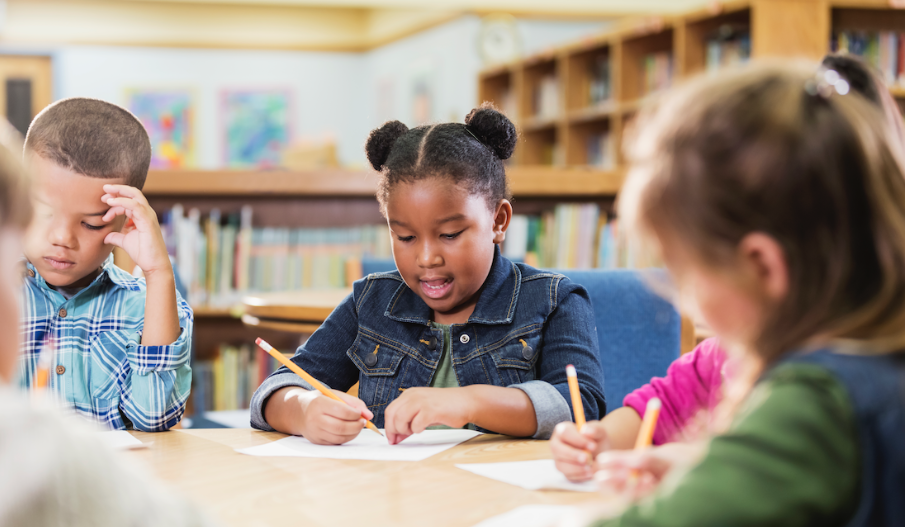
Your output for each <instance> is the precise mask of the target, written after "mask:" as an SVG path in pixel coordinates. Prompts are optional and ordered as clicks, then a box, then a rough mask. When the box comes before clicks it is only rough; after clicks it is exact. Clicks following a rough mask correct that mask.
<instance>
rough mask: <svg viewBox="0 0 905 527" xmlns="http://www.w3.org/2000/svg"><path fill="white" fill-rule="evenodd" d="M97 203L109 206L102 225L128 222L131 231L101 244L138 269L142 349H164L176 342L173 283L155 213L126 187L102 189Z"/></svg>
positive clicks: (114, 234) (113, 235)
mask: <svg viewBox="0 0 905 527" xmlns="http://www.w3.org/2000/svg"><path fill="white" fill-rule="evenodd" d="M104 191H105V192H106V194H104V195H103V196H102V197H101V201H103V202H104V203H106V204H107V205H109V206H110V210H109V211H107V214H106V215H105V216H104V218H103V219H104V221H112V220H113V219H114V218H116V217H117V216H120V215H125V216H126V217H127V218H129V219H131V220H132V222H133V223H134V225H135V228H134V229H128V230H127V232H111V233H110V234H108V235H107V238H106V239H105V240H104V242H105V243H109V244H111V245H115V246H117V247H120V248H122V249H123V250H124V251H126V253H127V254H128V255H129V256H130V257H131V258H132V260H133V261H135V265H137V266H138V267H140V268H141V270H142V272H143V273H144V276H145V282H146V283H147V287H148V292H147V296H146V297H145V317H144V329H143V331H142V335H141V344H142V345H143V346H167V345H169V344H172V343H173V342H174V341H175V340H176V339H178V338H179V334H180V333H181V328H180V326H179V314H178V311H177V305H176V279H175V278H174V277H173V267H172V265H171V264H170V258H169V256H168V255H167V247H166V243H165V242H164V241H163V235H162V233H161V232H160V225H159V224H158V223H157V213H155V212H154V210H153V209H152V208H151V206H150V205H149V204H148V200H147V199H146V198H145V196H144V194H142V193H141V191H140V190H138V189H137V188H134V187H130V186H127V185H104Z"/></svg>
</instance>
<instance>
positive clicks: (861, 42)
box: [830, 31, 905, 86]
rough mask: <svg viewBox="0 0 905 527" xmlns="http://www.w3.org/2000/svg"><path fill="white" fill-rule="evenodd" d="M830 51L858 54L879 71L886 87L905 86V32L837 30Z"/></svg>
mask: <svg viewBox="0 0 905 527" xmlns="http://www.w3.org/2000/svg"><path fill="white" fill-rule="evenodd" d="M830 50H831V51H833V52H834V53H851V54H852V55H858V56H860V57H861V58H862V59H864V61H865V62H867V63H868V64H870V65H871V66H873V67H875V68H877V70H878V71H879V72H880V75H881V76H882V78H883V81H884V82H886V84H888V85H890V86H893V85H905V32H898V31H834V32H833V35H832V37H831V38H830Z"/></svg>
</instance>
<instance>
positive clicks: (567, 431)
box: [550, 421, 610, 482]
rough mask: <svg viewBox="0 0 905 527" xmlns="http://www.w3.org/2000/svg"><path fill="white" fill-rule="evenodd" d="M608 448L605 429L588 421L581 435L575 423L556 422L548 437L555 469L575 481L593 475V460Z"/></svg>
mask: <svg viewBox="0 0 905 527" xmlns="http://www.w3.org/2000/svg"><path fill="white" fill-rule="evenodd" d="M609 447H610V442H609V439H608V438H607V433H606V430H605V429H604V428H603V425H602V424H601V423H600V421H588V422H587V423H585V425H584V428H582V429H581V432H579V431H578V428H576V427H575V423H570V422H565V423H559V424H558V425H556V428H554V429H553V437H551V438H550V450H551V451H552V452H553V459H554V460H555V461H556V468H557V470H559V471H560V472H562V473H563V474H564V475H565V476H566V478H568V480H569V481H575V482H579V481H588V480H589V479H591V478H592V477H593V476H594V470H595V465H594V459H595V458H596V457H597V454H599V453H601V452H603V451H604V450H608V449H609Z"/></svg>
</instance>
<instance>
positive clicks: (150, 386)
mask: <svg viewBox="0 0 905 527" xmlns="http://www.w3.org/2000/svg"><path fill="white" fill-rule="evenodd" d="M26 267H27V269H26V276H25V284H24V311H25V312H24V316H23V318H22V325H21V333H22V348H23V349H22V353H21V355H20V358H19V369H18V379H19V384H20V386H21V387H23V388H26V389H28V388H30V387H31V386H32V385H33V383H34V378H35V372H36V369H37V366H38V358H39V354H40V352H41V351H42V349H43V348H44V342H45V338H47V337H49V338H50V341H51V342H52V343H53V346H54V356H53V362H52V365H51V367H50V375H49V380H48V388H49V389H51V390H52V391H53V393H54V394H55V395H56V397H58V398H59V399H61V400H62V401H63V402H64V403H65V404H67V405H70V406H72V407H74V409H75V410H76V411H77V412H78V413H79V414H82V415H84V416H86V417H89V418H91V419H93V420H96V421H98V422H100V423H102V424H103V425H105V426H107V427H109V428H113V429H124V428H126V422H125V421H124V419H123V418H124V417H125V418H126V419H128V420H129V421H131V422H132V425H133V426H134V427H135V428H136V429H138V430H143V431H145V432H157V431H163V430H167V429H169V428H170V427H172V426H173V425H175V424H176V423H178V422H179V420H180V419H182V414H183V412H184V411H185V402H186V400H187V399H188V396H189V390H190V387H191V383H192V370H191V368H190V366H189V355H190V350H191V343H192V323H193V320H192V317H193V315H192V310H191V308H190V307H189V305H188V304H187V303H186V302H185V300H183V299H182V297H181V296H180V295H179V293H178V292H177V293H176V301H177V304H178V311H179V326H180V327H181V329H182V331H181V333H180V335H179V338H178V339H177V340H176V342H174V343H172V344H170V345H168V346H142V345H141V334H142V329H143V328H144V313H145V295H146V291H147V289H146V285H145V281H144V279H143V278H134V277H132V276H131V275H129V274H128V273H127V272H125V271H123V270H122V269H120V268H118V267H116V266H115V265H114V264H113V257H112V256H111V257H110V258H108V259H107V261H106V262H105V263H104V265H103V270H102V272H101V274H100V275H98V276H97V278H95V279H94V281H93V282H92V283H91V285H89V286H88V287H86V288H85V289H83V290H81V291H79V292H78V294H76V295H75V296H73V297H72V298H70V299H69V300H66V298H65V297H63V295H62V294H60V293H59V292H58V291H56V290H54V289H52V288H51V287H50V286H48V285H47V282H45V281H44V279H43V278H42V277H41V276H40V275H39V274H38V273H37V272H36V270H35V268H34V266H32V265H31V263H28V262H26Z"/></svg>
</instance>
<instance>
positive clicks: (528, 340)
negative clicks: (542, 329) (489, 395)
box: [490, 335, 540, 386]
mask: <svg viewBox="0 0 905 527" xmlns="http://www.w3.org/2000/svg"><path fill="white" fill-rule="evenodd" d="M490 356H491V357H492V358H493V363H494V365H495V366H496V369H497V373H498V374H499V376H500V379H501V380H502V382H503V384H504V385H506V386H509V385H512V384H519V383H523V382H528V381H533V380H535V378H536V371H535V364H536V363H537V359H538V358H539V357H540V335H525V336H521V337H515V338H513V339H511V340H510V341H508V342H506V343H505V344H503V345H502V346H500V347H499V348H498V349H496V350H494V351H492V352H491V353H490Z"/></svg>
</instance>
